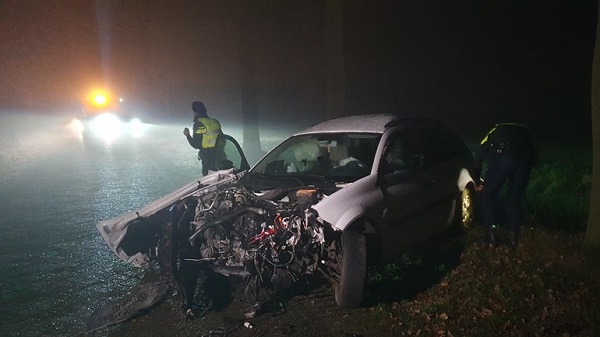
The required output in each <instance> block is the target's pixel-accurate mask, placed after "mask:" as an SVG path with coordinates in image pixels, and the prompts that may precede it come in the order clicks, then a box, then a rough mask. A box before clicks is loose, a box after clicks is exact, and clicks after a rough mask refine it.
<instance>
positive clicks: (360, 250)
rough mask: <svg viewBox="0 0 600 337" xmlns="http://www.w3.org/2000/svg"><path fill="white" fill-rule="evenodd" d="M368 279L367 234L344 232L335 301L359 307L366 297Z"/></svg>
mask: <svg viewBox="0 0 600 337" xmlns="http://www.w3.org/2000/svg"><path fill="white" fill-rule="evenodd" d="M366 279H367V245H366V240H365V235H364V234H363V233H360V232H358V231H353V230H347V231H345V232H344V233H342V258H341V264H340V277H339V282H338V283H337V284H336V285H335V301H336V302H337V304H338V305H339V306H340V307H342V308H357V307H359V306H360V305H361V304H362V302H363V298H364V293H365V283H366Z"/></svg>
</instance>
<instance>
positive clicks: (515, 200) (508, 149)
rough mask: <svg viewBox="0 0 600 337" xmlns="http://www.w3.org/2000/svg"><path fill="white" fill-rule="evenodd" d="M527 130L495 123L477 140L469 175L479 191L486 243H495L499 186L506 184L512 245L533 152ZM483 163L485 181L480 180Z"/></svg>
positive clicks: (508, 222) (510, 244)
mask: <svg viewBox="0 0 600 337" xmlns="http://www.w3.org/2000/svg"><path fill="white" fill-rule="evenodd" d="M535 152H536V151H535V148H534V145H533V141H532V138H531V134H530V133H529V130H527V128H526V127H525V125H522V124H516V123H501V124H496V126H494V128H492V130H490V131H489V132H488V133H487V135H486V136H485V137H484V138H483V140H482V141H481V144H480V147H479V151H478V152H477V155H476V156H475V162H474V170H473V178H474V179H475V182H476V185H477V186H476V189H477V190H478V191H482V193H483V200H482V201H483V212H484V214H483V222H484V226H485V227H486V229H487V235H486V242H487V243H488V244H490V245H493V244H495V243H496V241H497V240H496V237H495V236H496V233H497V231H498V229H497V228H496V227H498V225H499V223H498V222H499V220H500V219H499V218H500V217H499V214H498V211H499V210H500V208H499V206H500V205H501V202H500V195H501V191H502V187H503V186H504V185H506V209H505V211H506V213H505V215H506V223H505V224H504V226H503V227H505V229H506V232H507V238H508V245H509V246H510V247H511V248H513V249H514V248H516V247H517V244H518V242H519V230H520V227H521V219H520V218H521V202H522V199H523V195H524V194H525V189H526V188H527V184H528V183H529V176H530V173H531V169H532V167H533V165H534V162H535V161H536V153H535ZM484 163H486V164H487V170H486V172H485V177H484V178H485V180H481V179H480V175H481V173H482V172H481V171H482V166H483V164H484Z"/></svg>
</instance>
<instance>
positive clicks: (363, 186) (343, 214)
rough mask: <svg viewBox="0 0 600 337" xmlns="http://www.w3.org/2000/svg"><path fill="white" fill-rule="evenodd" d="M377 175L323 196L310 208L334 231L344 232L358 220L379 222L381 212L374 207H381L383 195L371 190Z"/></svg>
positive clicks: (377, 190)
mask: <svg viewBox="0 0 600 337" xmlns="http://www.w3.org/2000/svg"><path fill="white" fill-rule="evenodd" d="M376 181H377V174H371V175H369V176H366V177H364V178H362V179H359V180H357V181H355V182H354V183H351V184H348V185H346V186H344V188H342V189H340V190H338V191H337V192H335V193H333V194H330V195H328V196H325V197H324V198H323V200H321V202H319V203H317V204H315V205H313V206H312V208H313V209H314V210H316V211H317V212H318V214H319V217H320V218H321V219H323V220H325V221H327V222H328V223H330V224H331V225H332V226H333V227H334V229H336V230H342V231H343V230H345V229H346V228H347V227H348V226H349V225H350V224H352V223H353V222H354V221H356V220H357V219H358V218H363V217H368V218H370V219H373V220H375V221H376V222H381V220H382V217H381V213H382V212H381V210H378V209H375V208H374V205H378V204H379V205H381V204H382V202H381V200H382V199H383V193H382V192H381V190H380V189H378V188H373V186H374V185H375V183H376Z"/></svg>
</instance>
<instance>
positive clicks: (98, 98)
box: [94, 94, 107, 105]
mask: <svg viewBox="0 0 600 337" xmlns="http://www.w3.org/2000/svg"><path fill="white" fill-rule="evenodd" d="M106 101H107V99H106V96H105V95H103V94H97V95H95V96H94V104H96V105H104V104H106Z"/></svg>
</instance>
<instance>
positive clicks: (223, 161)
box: [213, 134, 250, 171]
mask: <svg viewBox="0 0 600 337" xmlns="http://www.w3.org/2000/svg"><path fill="white" fill-rule="evenodd" d="M216 146H217V153H216V155H215V156H214V160H215V161H216V163H214V164H215V165H214V166H213V167H217V168H219V170H226V169H230V168H235V169H236V170H238V171H243V170H249V169H250V165H249V164H248V160H246V156H245V155H244V152H243V151H242V147H241V146H240V144H239V143H238V142H237V141H236V140H235V138H233V137H232V136H230V135H226V134H222V135H219V138H218V140H217V145H216Z"/></svg>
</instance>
